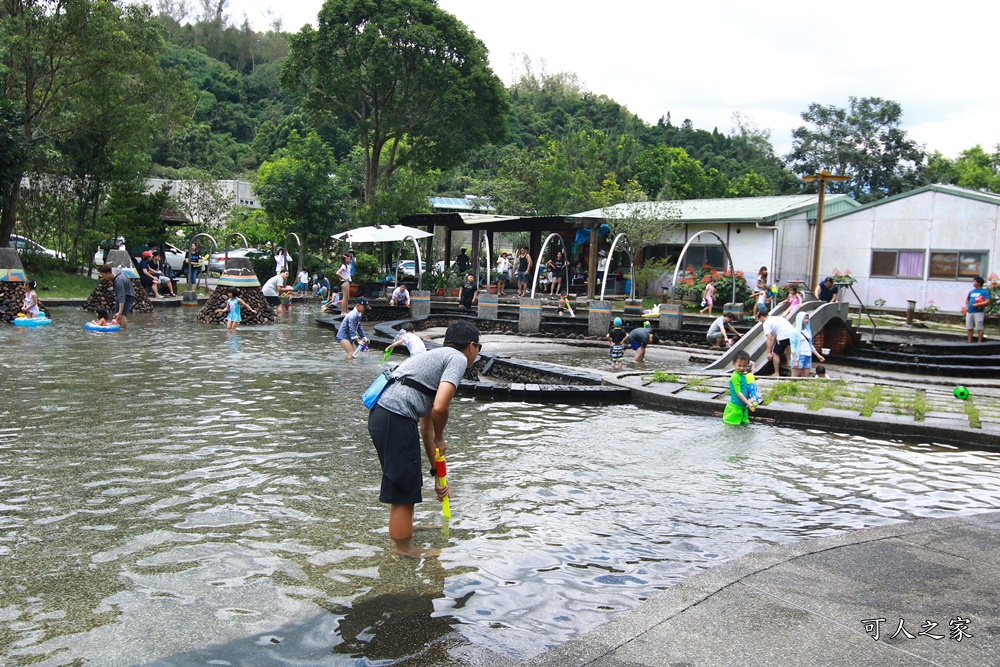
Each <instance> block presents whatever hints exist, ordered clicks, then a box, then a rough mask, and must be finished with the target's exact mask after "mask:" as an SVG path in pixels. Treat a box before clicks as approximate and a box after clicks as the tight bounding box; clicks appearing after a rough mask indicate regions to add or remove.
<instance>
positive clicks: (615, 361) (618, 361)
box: [605, 317, 626, 370]
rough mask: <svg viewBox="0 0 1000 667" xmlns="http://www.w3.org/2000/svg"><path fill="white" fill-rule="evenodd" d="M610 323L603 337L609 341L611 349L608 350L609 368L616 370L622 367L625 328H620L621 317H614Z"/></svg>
mask: <svg viewBox="0 0 1000 667" xmlns="http://www.w3.org/2000/svg"><path fill="white" fill-rule="evenodd" d="M612 324H613V326H612V327H611V331H609V332H608V335H607V336H605V338H606V339H607V340H609V341H610V342H611V350H609V351H608V360H609V361H610V362H611V370H618V369H620V368H621V367H622V362H623V361H624V359H625V347H624V346H623V345H622V343H623V342H624V341H625V338H626V335H625V330H624V329H622V318H620V317H616V318H615V320H614V322H613V323H612Z"/></svg>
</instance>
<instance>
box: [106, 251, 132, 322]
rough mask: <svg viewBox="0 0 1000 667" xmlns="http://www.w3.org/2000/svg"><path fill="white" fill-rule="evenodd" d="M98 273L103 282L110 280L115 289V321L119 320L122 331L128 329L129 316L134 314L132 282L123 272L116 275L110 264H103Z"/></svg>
mask: <svg viewBox="0 0 1000 667" xmlns="http://www.w3.org/2000/svg"><path fill="white" fill-rule="evenodd" d="M97 273H98V274H99V275H100V277H101V280H110V281H112V284H113V286H114V289H115V303H116V304H117V307H116V309H115V316H114V319H116V320H118V326H120V327H121V329H122V331H125V329H126V328H128V314H129V313H131V312H132V302H133V301H134V300H135V289H134V288H133V287H132V281H131V280H130V279H129V277H128V276H126V275H125V274H124V273H123V272H122V271H119V272H118V273H115V270H114V269H113V268H112V267H111V265H110V264H102V265H101V267H100V268H99V269H97Z"/></svg>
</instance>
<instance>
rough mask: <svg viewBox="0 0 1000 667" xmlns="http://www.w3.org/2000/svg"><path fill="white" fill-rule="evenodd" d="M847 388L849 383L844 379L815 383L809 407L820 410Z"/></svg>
mask: <svg viewBox="0 0 1000 667" xmlns="http://www.w3.org/2000/svg"><path fill="white" fill-rule="evenodd" d="M846 388H847V383H846V382H844V381H843V380H834V381H833V382H820V383H818V384H817V385H815V391H814V393H813V395H812V400H811V401H810V402H809V406H808V407H809V409H810V410H819V409H820V408H822V407H825V406H826V405H828V404H829V403H832V402H833V401H834V399H836V398H837V397H838V396H840V395H842V394H844V392H845V390H846Z"/></svg>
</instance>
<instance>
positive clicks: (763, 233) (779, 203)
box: [570, 194, 859, 283]
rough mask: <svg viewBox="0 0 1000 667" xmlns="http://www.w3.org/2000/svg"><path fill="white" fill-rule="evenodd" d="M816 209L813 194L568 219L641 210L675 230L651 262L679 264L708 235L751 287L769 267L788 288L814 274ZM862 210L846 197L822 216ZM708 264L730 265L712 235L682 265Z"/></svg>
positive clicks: (649, 206) (667, 204)
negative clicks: (725, 249) (682, 253)
mask: <svg viewBox="0 0 1000 667" xmlns="http://www.w3.org/2000/svg"><path fill="white" fill-rule="evenodd" d="M818 204H819V196H818V195H815V194H810V195H783V196H776V197H744V198H731V199H688V200H683V201H658V202H640V203H636V204H618V205H616V206H611V207H608V208H606V209H594V210H592V211H585V212H583V213H578V214H576V215H573V216H570V219H571V220H578V219H584V218H588V219H608V218H614V217H617V216H629V215H636V213H635V211H636V210H637V209H636V207H640V208H639V209H638V211H639V212H640V213H639V214H641V215H643V216H646V217H651V218H654V219H662V220H663V222H664V226H665V227H666V226H670V225H677V227H676V229H674V231H673V232H672V233H666V234H664V235H663V236H662V237H661V238H660V243H661V246H660V247H658V248H657V247H653V248H650V249H649V250H650V252H648V253H647V256H649V255H652V256H667V257H670V258H672V259H675V258H676V257H677V255H678V254H679V252H680V250H681V248H682V247H683V245H684V244H685V243H686V242H687V241H688V240H689V239H690V238H692V237H693V236H694V235H695V234H696V233H697V232H699V231H701V230H708V231H712V232H714V233H716V234H718V235H719V236H720V237H721V238H722V239H723V240H724V241H725V242H726V245H727V246H729V252H730V253H731V254H732V256H733V265H734V268H735V270H737V271H743V273H744V274H745V275H746V277H747V278H748V280H749V281H750V282H752V281H753V279H754V278H755V277H756V276H757V271H758V270H759V269H760V267H762V266H766V267H768V270H769V271H770V275H771V278H772V280H774V281H775V282H781V283H787V282H789V281H805V280H806V279H807V278H808V276H809V274H810V270H809V269H810V263H811V262H812V239H813V233H814V230H815V223H816V211H817V209H818ZM858 206H859V204H858V203H857V202H855V201H854V200H853V199H851V198H850V197H848V196H847V195H828V196H827V197H826V201H825V206H824V208H825V212H824V216H825V217H827V218H829V217H831V216H833V215H836V214H838V213H842V212H844V211H850V210H853V209H855V208H857V207H858ZM824 245H825V239H824ZM706 262H707V263H708V264H710V265H712V266H713V267H715V268H718V269H722V268H725V266H726V264H727V263H726V258H725V253H724V252H723V250H722V246H720V245H719V244H718V242H717V241H716V239H715V238H714V237H712V236H711V235H708V234H703V235H701V236H699V237H698V238H697V240H695V242H694V243H692V245H691V246H690V247H689V248H688V252H687V255H686V256H685V258H684V259H683V261H682V263H683V265H685V266H686V265H691V266H695V267H699V266H701V265H703V264H704V263H706Z"/></svg>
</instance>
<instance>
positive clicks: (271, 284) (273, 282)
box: [260, 275, 285, 296]
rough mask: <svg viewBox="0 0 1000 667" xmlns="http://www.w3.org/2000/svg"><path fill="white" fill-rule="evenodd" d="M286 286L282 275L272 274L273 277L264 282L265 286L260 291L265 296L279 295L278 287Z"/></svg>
mask: <svg viewBox="0 0 1000 667" xmlns="http://www.w3.org/2000/svg"><path fill="white" fill-rule="evenodd" d="M284 286H285V279H284V278H282V277H281V276H280V275H276V276H271V278H270V279H269V280H268V281H267V282H266V283H264V286H263V287H262V288H261V289H260V293H261V294H263V295H264V296H278V288H279V287H284Z"/></svg>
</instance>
